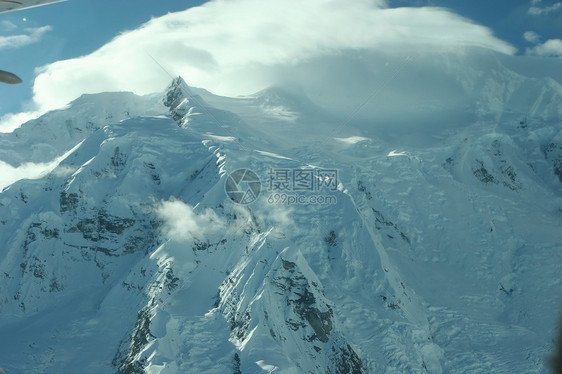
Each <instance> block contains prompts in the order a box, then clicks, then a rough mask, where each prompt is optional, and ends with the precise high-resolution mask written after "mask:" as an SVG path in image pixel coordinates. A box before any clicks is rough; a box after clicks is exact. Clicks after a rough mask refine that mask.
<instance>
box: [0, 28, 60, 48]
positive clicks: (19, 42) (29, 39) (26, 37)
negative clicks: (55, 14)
mask: <svg viewBox="0 0 562 374" xmlns="http://www.w3.org/2000/svg"><path fill="white" fill-rule="evenodd" d="M23 31H24V34H18V35H9V36H0V50H2V49H7V48H20V47H23V46H26V45H29V44H33V43H37V42H38V41H39V40H41V38H42V37H43V35H44V34H45V33H46V32H48V31H51V26H43V27H36V28H26V29H24V30H23Z"/></svg>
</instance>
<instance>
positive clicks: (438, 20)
mask: <svg viewBox="0 0 562 374" xmlns="http://www.w3.org/2000/svg"><path fill="white" fill-rule="evenodd" d="M465 46H479V47H483V48H488V49H491V50H495V51H499V52H502V53H508V54H511V53H514V51H515V49H514V48H513V47H512V46H510V45H509V44H508V43H506V42H504V41H502V40H499V39H497V38H496V37H494V36H493V34H492V32H491V31H490V29H488V28H486V27H483V26H480V25H477V24H475V23H473V22H471V21H470V20H467V19H465V18H462V17H460V16H458V15H456V14H454V13H452V12H450V11H447V10H445V9H441V8H395V9H390V8H385V2H384V1H373V0H354V1H344V0H331V1H325V0H307V1H306V2H303V1H300V0H270V1H263V0H229V1H218V0H217V1H210V2H208V3H206V4H204V5H203V6H200V7H196V8H191V9H188V10H186V11H183V12H177V13H171V14H168V15H166V16H163V17H160V18H156V19H153V20H151V21H150V22H148V23H147V24H145V25H144V26H142V27H141V28H139V29H137V30H134V31H129V32H126V33H123V34H122V35H120V36H118V37H116V38H115V39H114V40H113V41H111V42H110V43H108V44H107V45H105V46H103V47H102V48H100V49H99V50H97V51H95V52H94V53H92V54H90V55H88V56H84V57H80V58H76V59H71V60H65V61H59V62H55V63H53V64H50V65H47V66H44V67H42V68H40V69H38V71H37V73H38V76H37V78H36V80H35V83H34V102H35V103H36V105H37V108H38V109H40V110H48V109H54V108H58V107H61V106H63V105H65V104H66V103H68V102H69V101H71V100H73V99H75V98H76V97H78V96H80V95H81V94H83V93H95V92H103V91H132V92H135V93H137V94H146V93H150V92H156V91H160V90H162V89H163V88H164V87H165V86H166V85H167V83H168V81H169V79H170V78H169V77H168V76H167V74H166V73H164V72H163V71H162V70H161V69H160V68H159V67H158V66H157V65H156V64H155V63H154V61H153V60H152V59H151V58H150V57H149V56H148V54H147V52H149V53H150V54H151V55H152V56H154V57H155V58H156V59H157V60H158V61H159V62H160V63H161V64H162V65H163V66H164V67H165V68H166V69H167V70H168V71H170V73H171V74H172V75H178V74H181V75H182V76H183V77H184V78H185V79H186V80H187V81H188V83H189V84H191V85H194V86H198V87H204V88H206V89H208V90H210V91H212V92H215V93H218V94H223V95H229V96H237V95H245V94H251V93H254V92H256V91H258V90H261V89H264V88H266V87H268V86H270V85H273V84H276V83H277V82H279V81H282V80H283V79H285V78H286V77H287V76H289V77H290V76H291V75H292V72H293V71H294V69H299V68H300V67H302V66H304V65H306V64H308V66H309V68H310V69H311V70H312V71H314V69H321V68H322V66H323V65H324V64H325V63H326V62H327V61H337V63H338V64H343V65H342V66H341V68H342V69H344V70H346V69H347V70H350V69H353V68H354V66H353V64H356V63H358V61H359V60H358V59H354V57H353V56H354V55H356V54H359V53H364V52H373V53H375V52H376V53H387V52H388V53H397V52H403V53H409V52H410V51H427V53H428V54H431V53H432V52H437V51H443V50H446V49H458V48H463V47H465ZM116 61H118V62H119V63H116ZM313 61H316V62H314V63H315V64H317V65H316V66H315V67H310V65H311V64H312V63H313ZM334 63H336V62H334ZM348 63H349V64H348ZM301 83H302V84H306V82H305V80H302V82H301Z"/></svg>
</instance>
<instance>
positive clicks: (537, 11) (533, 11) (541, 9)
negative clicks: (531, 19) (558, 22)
mask: <svg viewBox="0 0 562 374" xmlns="http://www.w3.org/2000/svg"><path fill="white" fill-rule="evenodd" d="M541 4H542V1H541V0H532V1H531V7H530V8H529V12H528V13H529V14H530V15H533V16H541V15H546V14H549V13H554V12H559V11H562V3H554V4H552V5H549V6H540V5H541Z"/></svg>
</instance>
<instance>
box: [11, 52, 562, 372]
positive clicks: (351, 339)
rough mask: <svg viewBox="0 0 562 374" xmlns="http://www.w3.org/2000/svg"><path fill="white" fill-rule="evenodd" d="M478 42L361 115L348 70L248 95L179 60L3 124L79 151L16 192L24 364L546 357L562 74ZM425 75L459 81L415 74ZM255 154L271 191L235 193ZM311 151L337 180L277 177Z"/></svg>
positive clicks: (36, 150) (34, 155)
mask: <svg viewBox="0 0 562 374" xmlns="http://www.w3.org/2000/svg"><path fill="white" fill-rule="evenodd" d="M458 58H459V57H450V56H449V58H448V59H443V62H442V64H443V65H442V68H441V69H435V68H434V67H432V66H429V65H428V66H425V65H424V64H419V65H416V67H415V69H413V70H409V71H407V72H406V71H404V75H400V74H398V75H397V76H396V81H395V82H394V84H393V85H392V87H389V90H388V95H386V96H385V99H384V100H387V101H386V102H384V100H383V99H381V100H379V99H377V100H375V101H376V103H373V104H372V105H365V106H364V107H361V108H359V109H360V110H358V111H356V112H352V114H351V115H349V114H348V115H342V113H343V112H345V111H342V109H341V108H331V107H330V105H333V103H334V102H335V100H336V99H337V98H338V97H339V96H338V95H340V94H341V95H343V96H345V93H341V92H334V94H333V97H330V98H326V97H317V96H314V95H312V94H310V93H307V92H303V91H300V90H298V89H295V87H293V86H286V87H271V88H269V89H267V90H264V91H261V92H259V93H257V94H255V95H253V96H249V97H243V98H224V97H218V96H215V95H213V94H211V93H209V92H207V91H205V90H203V89H196V88H192V87H188V86H187V85H186V84H185V82H184V81H183V80H182V79H181V78H178V79H176V80H174V82H172V84H171V85H170V87H169V88H168V89H167V90H166V92H165V93H164V94H163V95H151V96H147V97H137V96H134V95H132V94H128V93H103V94H98V95H87V96H83V97H81V98H80V99H78V100H76V101H75V102H73V103H71V104H70V105H69V107H67V108H65V109H62V110H60V111H57V112H52V113H48V114H46V115H45V116H43V117H41V118H40V119H38V120H36V121H32V122H29V123H27V124H25V125H24V126H22V127H21V128H20V129H19V130H18V131H17V132H16V133H14V134H5V135H3V137H2V139H0V141H1V142H2V144H3V147H2V149H3V151H2V153H1V155H2V156H1V157H0V158H1V159H2V160H4V161H5V162H9V163H11V164H13V165H18V164H19V163H22V162H47V161H50V160H52V159H54V158H56V157H60V156H61V155H63V154H65V152H67V151H68V150H69V149H72V151H71V152H69V153H68V154H67V155H66V157H65V158H64V159H63V160H62V161H61V162H60V163H59V164H58V166H57V167H56V168H55V169H54V170H53V171H52V172H51V173H49V174H48V175H47V176H45V177H43V178H40V179H37V180H20V181H18V182H16V183H14V184H12V185H11V186H9V187H8V188H6V189H5V190H4V191H3V192H2V193H1V194H0V225H1V226H0V227H1V230H0V243H2V246H1V247H0V252H1V256H0V279H1V282H0V337H1V339H0V366H1V367H2V368H3V369H5V370H6V372H7V373H17V372H26V373H76V372H80V373H100V372H104V373H105V372H107V373H111V372H115V373H143V372H146V373H162V374H164V373H267V372H275V373H334V374H335V373H341V374H343V373H490V372H495V373H546V372H547V365H546V363H545V362H546V361H545V360H546V357H547V355H548V354H549V352H550V351H551V349H552V347H551V344H552V339H553V336H554V326H555V322H556V318H557V316H558V313H559V309H560V307H561V306H562V299H561V295H560V287H561V285H562V279H561V275H562V271H561V270H562V269H561V268H562V266H561V265H562V257H561V256H562V230H561V223H562V127H561V126H560V124H561V121H562V87H561V86H560V85H559V84H558V83H557V82H555V81H553V80H549V79H546V78H541V79H538V78H528V77H525V76H523V75H521V74H519V73H517V72H515V71H513V70H510V69H508V68H506V67H505V65H504V64H503V63H502V62H501V61H500V60H499V59H498V58H496V57H495V55H494V54H491V53H484V52H478V53H473V54H471V55H470V57H467V58H469V59H471V60H470V61H468V62H467V61H464V62H463V66H464V67H466V66H469V67H470V68H469V69H465V68H461V67H458V63H459V61H458V60H455V59H458ZM416 77H417V78H416ZM419 77H421V78H419ZM412 79H416V80H417V83H420V80H422V81H430V82H440V83H439V84H437V83H436V87H435V89H434V90H433V91H432V92H426V94H425V95H422V94H420V95H417V94H416V93H415V92H407V93H406V91H408V86H407V84H406V83H407V81H408V80H410V82H411V80H412ZM440 84H441V85H442V86H440ZM449 85H450V86H454V87H453V88H444V87H449ZM451 90H452V91H451ZM410 91H411V90H410ZM453 91H454V92H455V94H454V95H452V94H451V92H453ZM400 92H403V93H404V95H405V96H404V100H403V101H402V103H400V102H399V101H398V98H399V96H400ZM445 96H446V97H445ZM453 102H456V103H457V104H454V103H453ZM341 103H342V105H343V103H344V101H343V99H342V102H341ZM443 103H445V104H443ZM400 105H402V110H400ZM442 105H446V106H447V108H448V109H447V110H446V111H444V110H442V109H443V108H442ZM406 107H407V108H409V109H411V110H404V108H406ZM336 109H337V111H336ZM400 112H401V113H400ZM377 113H378V114H377ZM73 147H75V148H73ZM240 168H246V169H250V170H252V171H253V172H254V173H255V174H256V175H257V176H259V178H260V180H261V193H260V194H259V196H258V197H257V199H256V201H254V202H253V203H251V204H248V205H243V204H237V203H236V202H234V201H233V200H231V199H230V198H229V196H228V195H227V193H226V192H225V183H226V180H227V178H228V176H229V174H230V173H231V172H232V171H235V170H237V169H240ZM299 170H300V171H301V172H304V173H305V175H310V174H306V173H308V172H310V171H312V172H314V173H316V174H314V177H318V178H320V177H321V176H322V175H324V174H321V173H320V172H329V171H332V176H334V175H333V171H334V170H337V175H336V176H337V180H335V179H332V180H324V179H313V181H314V183H315V186H316V187H315V188H314V189H313V190H312V191H306V190H304V189H299V190H297V188H296V186H297V185H296V184H295V183H296V182H295V181H294V180H290V181H289V182H287V183H289V184H291V183H293V184H292V185H290V186H289V187H292V189H291V188H290V189H288V190H283V191H281V190H280V189H278V188H275V183H278V182H280V181H281V179H280V178H281V176H282V175H283V171H288V172H290V173H297V172H298V171H299ZM275 173H279V174H275ZM320 180H322V181H323V182H325V183H326V184H323V185H322V183H320ZM297 195H298V196H300V197H302V198H304V200H301V201H300V202H301V203H296V202H295V201H291V200H290V199H291V198H296V197H297ZM312 198H314V199H315V203H313V202H312V200H311V199H312ZM289 202H292V204H289ZM303 202H304V203H303Z"/></svg>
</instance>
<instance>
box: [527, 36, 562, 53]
mask: <svg viewBox="0 0 562 374" xmlns="http://www.w3.org/2000/svg"><path fill="white" fill-rule="evenodd" d="M527 54H530V55H537V56H551V57H562V39H550V40H547V41H546V42H544V43H542V44H538V45H536V46H534V47H533V48H529V49H527Z"/></svg>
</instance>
